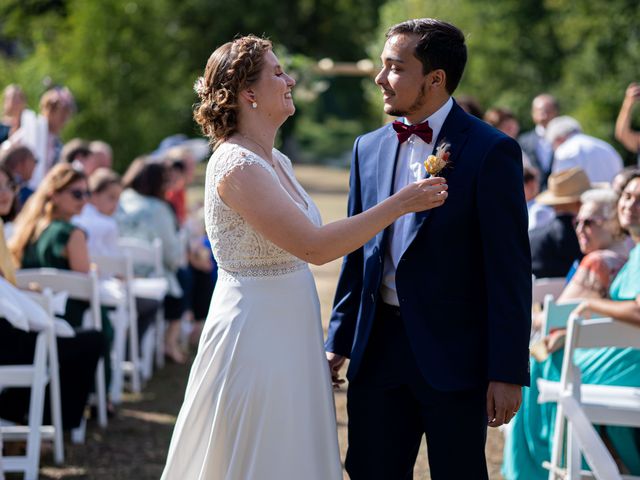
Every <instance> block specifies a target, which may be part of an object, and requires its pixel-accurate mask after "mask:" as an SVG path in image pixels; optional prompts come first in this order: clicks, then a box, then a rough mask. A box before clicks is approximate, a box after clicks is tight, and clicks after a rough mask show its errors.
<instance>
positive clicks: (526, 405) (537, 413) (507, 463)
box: [502, 171, 640, 480]
mask: <svg viewBox="0 0 640 480" xmlns="http://www.w3.org/2000/svg"><path fill="white" fill-rule="evenodd" d="M618 219H619V221H620V226H621V227H622V228H623V229H625V230H626V231H627V232H628V233H629V235H630V236H631V239H632V240H633V242H634V244H635V246H634V248H633V250H632V251H631V254H630V255H629V260H628V261H627V262H626V263H625V265H624V266H623V267H622V269H621V270H620V272H619V273H618V275H617V276H616V277H615V279H614V280H613V282H612V283H611V287H610V288H609V298H608V299H604V298H602V299H601V298H592V299H588V300H584V301H583V302H582V303H581V304H580V305H579V306H578V308H577V309H576V312H575V313H578V314H580V315H581V316H583V317H589V316H591V315H598V316H605V317H613V318H616V319H618V320H620V321H624V322H629V323H631V324H633V325H636V326H638V328H640V171H636V172H634V173H633V174H632V175H630V176H629V177H628V178H627V180H626V182H625V184H624V185H623V186H622V193H621V195H620V199H619V200H618ZM562 357H563V351H562V350H559V351H556V352H554V353H553V354H552V355H551V356H550V357H549V358H547V360H545V361H543V362H538V361H536V360H533V359H532V360H531V387H530V388H529V389H525V391H524V392H523V393H524V394H523V404H522V407H521V408H520V411H519V412H518V414H517V415H516V416H515V417H514V419H513V421H512V423H513V425H512V429H511V432H510V434H509V435H508V436H507V441H506V442H505V448H504V459H503V464H502V474H503V476H504V478H505V479H506V480H538V479H540V480H546V478H547V477H548V472H547V471H546V470H545V469H543V468H542V462H543V461H545V460H550V458H551V448H552V442H553V427H554V422H555V413H556V407H555V404H553V403H543V404H539V403H537V398H538V390H537V385H536V380H537V379H538V378H545V379H549V380H555V381H559V380H560V371H561V369H562ZM574 358H575V362H576V365H577V366H578V367H579V368H580V370H581V372H582V383H583V384H598V385H616V386H628V387H631V386H633V387H640V350H636V349H632V348H624V349H621V348H597V349H582V350H579V351H578V352H576V356H575V357H574ZM600 431H601V432H602V434H603V435H605V436H606V437H607V438H608V440H609V442H608V443H609V445H610V446H611V447H612V448H613V449H614V450H615V453H616V456H617V457H618V458H619V459H620V461H621V462H622V464H623V465H624V468H625V469H626V470H628V471H629V472H630V473H631V474H633V475H638V474H640V434H639V432H638V429H633V428H627V427H612V426H607V427H605V428H602V429H600Z"/></svg>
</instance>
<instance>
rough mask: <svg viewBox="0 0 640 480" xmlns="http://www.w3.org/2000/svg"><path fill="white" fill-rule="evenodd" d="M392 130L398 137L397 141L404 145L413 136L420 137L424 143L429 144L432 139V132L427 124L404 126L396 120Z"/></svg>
mask: <svg viewBox="0 0 640 480" xmlns="http://www.w3.org/2000/svg"><path fill="white" fill-rule="evenodd" d="M393 129H394V130H395V131H396V134H397V135H398V141H399V142H400V143H404V142H406V141H407V139H408V138H409V137H410V136H411V135H412V134H413V135H417V136H418V137H420V138H421V139H422V140H424V141H425V142H426V143H431V138H432V137H433V130H431V127H430V126H429V122H423V123H418V124H416V125H405V124H404V123H402V122H400V121H399V120H396V121H395V122H393Z"/></svg>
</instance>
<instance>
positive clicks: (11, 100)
mask: <svg viewBox="0 0 640 480" xmlns="http://www.w3.org/2000/svg"><path fill="white" fill-rule="evenodd" d="M3 97H4V102H3V108H2V120H1V121H0V143H2V142H4V141H5V140H7V139H8V138H9V137H10V136H11V135H13V134H14V133H16V131H17V130H18V129H19V128H20V121H21V117H22V112H23V110H24V109H25V108H27V97H26V96H25V94H24V91H23V90H22V88H20V86H19V85H16V84H15V83H12V84H11V85H7V87H6V88H5V89H4V94H3Z"/></svg>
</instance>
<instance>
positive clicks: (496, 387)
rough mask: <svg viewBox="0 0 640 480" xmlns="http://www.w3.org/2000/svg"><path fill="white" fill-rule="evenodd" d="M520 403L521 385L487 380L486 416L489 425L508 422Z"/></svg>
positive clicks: (496, 425)
mask: <svg viewBox="0 0 640 480" xmlns="http://www.w3.org/2000/svg"><path fill="white" fill-rule="evenodd" d="M521 403H522V387H521V386H520V385H514V384H513V383H503V382H489V388H488V389H487V417H488V418H489V426H490V427H499V426H500V425H504V424H506V423H509V422H510V421H511V419H512V418H513V417H514V416H515V414H516V413H517V412H518V409H519V408H520V404H521Z"/></svg>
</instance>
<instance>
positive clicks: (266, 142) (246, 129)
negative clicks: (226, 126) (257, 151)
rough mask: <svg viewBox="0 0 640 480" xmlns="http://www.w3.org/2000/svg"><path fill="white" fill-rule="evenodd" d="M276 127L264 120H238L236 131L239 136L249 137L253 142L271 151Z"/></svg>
mask: <svg viewBox="0 0 640 480" xmlns="http://www.w3.org/2000/svg"><path fill="white" fill-rule="evenodd" d="M277 131H278V129H277V127H274V126H272V125H268V124H267V123H266V122H263V123H259V122H253V121H251V122H246V121H245V122H239V123H238V129H237V130H236V132H237V133H238V134H239V135H240V136H241V137H246V138H250V139H251V140H253V141H254V142H258V143H259V144H260V145H261V146H262V147H264V148H265V149H267V150H268V151H271V149H272V148H273V144H274V142H275V138H276V133H277Z"/></svg>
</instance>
